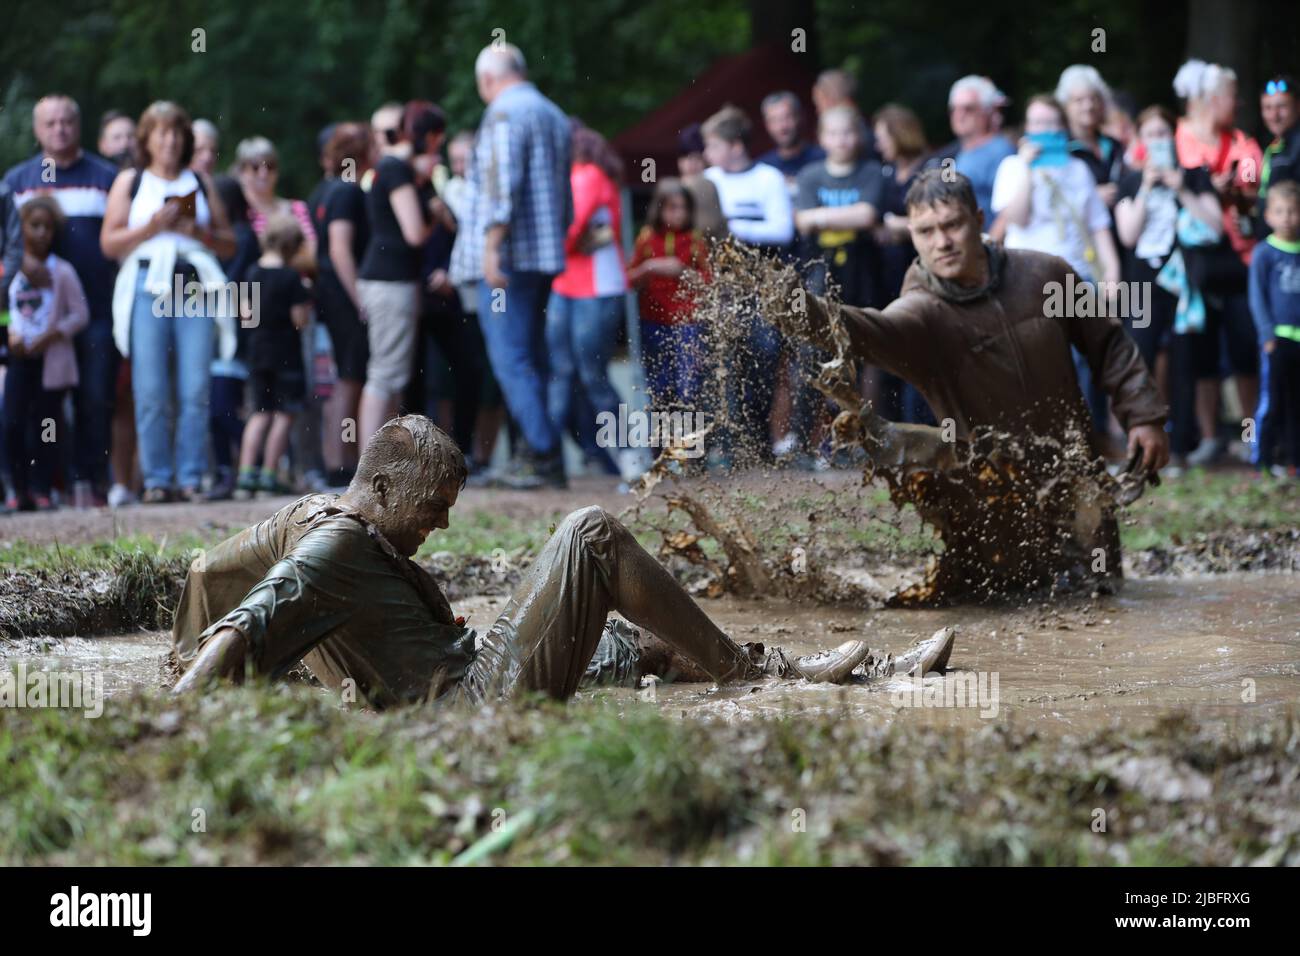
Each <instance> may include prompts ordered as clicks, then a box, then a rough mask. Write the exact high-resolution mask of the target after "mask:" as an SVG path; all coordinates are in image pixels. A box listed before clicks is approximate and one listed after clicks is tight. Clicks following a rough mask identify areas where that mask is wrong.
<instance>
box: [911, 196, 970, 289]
mask: <svg viewBox="0 0 1300 956" xmlns="http://www.w3.org/2000/svg"><path fill="white" fill-rule="evenodd" d="M983 221H984V215H983V213H981V212H979V211H978V210H976V211H975V212H971V211H970V210H969V209H967V208H966V207H965V206H963V205H961V204H959V203H955V202H940V203H935V204H934V205H931V206H913V207H912V208H911V209H910V210H908V216H907V226H908V229H909V230H910V231H911V233H912V244H913V245H914V246H916V252H917V254H918V255H919V256H920V257H921V262H922V263H924V265H925V267H926V268H927V269H929V270H930V273H931V274H932V275H935V276H937V277H938V278H940V279H949V280H954V281H957V282H961V281H962V280H970V283H971V284H973V283H974V282H975V281H977V280H978V277H979V275H980V268H981V261H980V257H981V256H982V255H983V254H984V247H983V244H982V243H981V241H980V228H981V226H982V224H983Z"/></svg>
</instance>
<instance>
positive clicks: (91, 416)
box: [72, 317, 122, 489]
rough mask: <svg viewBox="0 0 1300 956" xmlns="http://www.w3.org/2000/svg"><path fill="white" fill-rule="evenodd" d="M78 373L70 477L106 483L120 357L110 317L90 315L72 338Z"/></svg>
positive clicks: (96, 483) (73, 398) (73, 402)
mask: <svg viewBox="0 0 1300 956" xmlns="http://www.w3.org/2000/svg"><path fill="white" fill-rule="evenodd" d="M73 347H74V348H75V349H76V351H77V377H78V380H79V381H80V383H81V384H79V385H78V386H77V388H76V390H75V391H74V392H73V393H72V404H73V410H74V413H75V414H76V433H77V440H76V445H75V450H74V453H73V462H72V469H73V478H74V479H76V480H78V481H89V482H91V483H92V484H94V485H95V486H96V487H98V488H101V489H103V488H107V487H108V451H109V447H110V446H111V445H112V443H113V431H112V427H113V405H114V402H115V399H116V397H117V366H118V363H119V362H120V361H121V360H122V357H121V356H120V355H118V354H117V346H115V345H114V344H113V321H112V318H111V317H109V318H107V319H106V320H100V319H95V318H92V319H91V321H90V324H89V325H88V326H86V328H84V329H83V330H82V331H81V332H80V333H78V335H77V337H76V338H75V339H73Z"/></svg>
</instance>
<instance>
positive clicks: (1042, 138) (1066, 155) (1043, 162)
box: [1026, 132, 1070, 168]
mask: <svg viewBox="0 0 1300 956" xmlns="http://www.w3.org/2000/svg"><path fill="white" fill-rule="evenodd" d="M1026 139H1028V140H1029V141H1030V142H1031V143H1034V144H1035V145H1037V146H1038V155H1037V156H1035V157H1034V161H1033V163H1031V164H1030V165H1032V166H1034V167H1035V168H1042V167H1048V166H1064V165H1065V164H1066V163H1068V162H1069V161H1070V138H1069V137H1068V136H1067V135H1066V134H1065V133H1064V132H1056V133H1030V134H1029V135H1028V136H1027V137H1026Z"/></svg>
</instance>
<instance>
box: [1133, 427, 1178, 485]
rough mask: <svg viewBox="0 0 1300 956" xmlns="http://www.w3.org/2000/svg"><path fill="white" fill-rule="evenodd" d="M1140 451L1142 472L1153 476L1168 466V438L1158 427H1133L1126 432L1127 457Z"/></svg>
mask: <svg viewBox="0 0 1300 956" xmlns="http://www.w3.org/2000/svg"><path fill="white" fill-rule="evenodd" d="M1139 449H1141V451H1142V461H1141V462H1140V463H1139V464H1140V466H1141V467H1142V469H1143V470H1145V471H1147V472H1150V473H1151V474H1153V475H1154V474H1155V473H1156V472H1158V471H1159V470H1160V469H1161V468H1163V467H1164V466H1165V465H1167V464H1169V436H1168V435H1166V434H1165V430H1164V429H1163V428H1161V427H1160V426H1159V425H1134V426H1133V427H1132V428H1130V429H1129V432H1128V456H1129V458H1132V457H1133V456H1134V454H1135V453H1136V452H1137V451H1138V450H1139Z"/></svg>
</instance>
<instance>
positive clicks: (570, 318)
mask: <svg viewBox="0 0 1300 956" xmlns="http://www.w3.org/2000/svg"><path fill="white" fill-rule="evenodd" d="M623 305H624V298H623V296H622V295H609V296H600V297H593V298H590V299H574V298H570V297H569V296H567V295H560V294H559V293H558V292H552V293H551V299H550V303H549V304H548V305H547V307H546V347H547V349H548V350H549V352H550V362H551V378H550V381H549V382H548V383H547V387H546V392H547V396H546V410H547V413H548V414H549V415H550V416H551V425H552V427H554V428H555V430H556V432H557V433H559V434H561V435H562V434H564V432H565V431H566V430H570V429H571V433H572V434H573V436H574V438H576V439H577V441H578V444H579V445H581V446H582V449H583V451H585V452H586V453H587V455H588V456H589V457H594V458H595V459H596V460H597V461H602V460H603V459H606V458H608V457H609V451H608V450H607V449H601V448H600V447H599V446H598V445H597V444H596V416H597V415H599V414H600V413H601V412H609V413H611V414H613V415H617V414H618V404H619V398H618V393H617V392H615V391H614V386H612V385H610V384H609V360H610V357H611V356H612V355H613V354H614V346H615V344H616V343H617V342H618V330H619V326H620V325H621V324H622V322H623Z"/></svg>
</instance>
